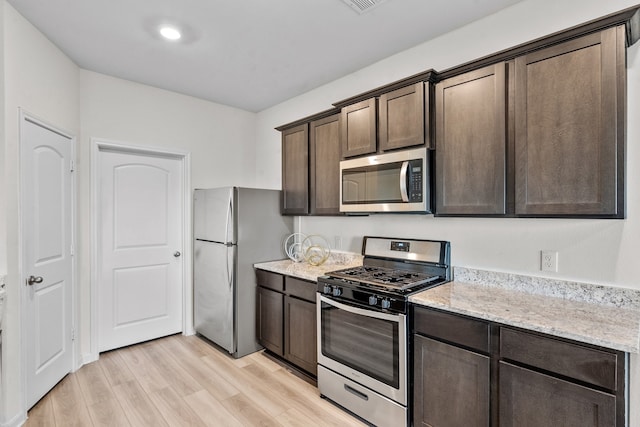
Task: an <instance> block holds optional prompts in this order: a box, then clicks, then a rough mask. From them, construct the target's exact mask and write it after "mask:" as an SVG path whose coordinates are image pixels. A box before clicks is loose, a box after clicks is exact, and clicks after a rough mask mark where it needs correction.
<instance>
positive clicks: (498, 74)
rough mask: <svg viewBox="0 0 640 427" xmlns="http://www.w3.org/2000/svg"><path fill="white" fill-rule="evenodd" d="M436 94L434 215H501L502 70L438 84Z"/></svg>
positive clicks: (484, 70)
mask: <svg viewBox="0 0 640 427" xmlns="http://www.w3.org/2000/svg"><path fill="white" fill-rule="evenodd" d="M435 91H436V95H435V98H436V101H435V110H436V114H435V128H436V137H435V140H436V166H435V170H436V179H435V181H436V213H437V214H442V215H504V214H505V213H506V208H507V197H506V173H507V126H506V124H507V122H506V111H507V98H506V94H507V79H506V64H505V63H500V64H496V65H491V66H488V67H484V68H482V69H479V70H474V71H470V72H467V73H465V74H462V75H459V76H455V77H451V78H449V79H446V80H443V81H441V82H440V83H438V84H437V85H436V89H435Z"/></svg>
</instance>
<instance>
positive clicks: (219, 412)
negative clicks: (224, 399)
mask: <svg viewBox="0 0 640 427" xmlns="http://www.w3.org/2000/svg"><path fill="white" fill-rule="evenodd" d="M184 400H185V401H186V402H187V404H188V405H189V406H190V407H191V408H192V409H193V410H194V411H195V413H196V414H197V415H198V417H200V419H201V420H202V421H203V422H204V423H205V424H206V425H207V426H211V427H219V426H222V427H242V425H243V424H242V423H241V422H240V421H239V420H238V419H237V418H236V417H234V416H233V414H231V412H229V411H228V410H227V408H225V407H224V406H223V405H222V404H221V403H220V402H219V401H218V400H217V399H216V398H215V397H213V396H212V395H211V394H209V392H208V391H207V390H202V391H199V392H196V393H193V394H191V395H189V396H185V398H184Z"/></svg>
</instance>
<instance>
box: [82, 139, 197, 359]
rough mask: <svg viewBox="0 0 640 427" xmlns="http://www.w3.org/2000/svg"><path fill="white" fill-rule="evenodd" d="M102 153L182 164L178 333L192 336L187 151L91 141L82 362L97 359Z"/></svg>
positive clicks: (189, 169)
mask: <svg viewBox="0 0 640 427" xmlns="http://www.w3.org/2000/svg"><path fill="white" fill-rule="evenodd" d="M104 151H109V152H117V153H124V154H127V153H129V154H142V155H147V156H159V157H164V158H171V159H175V160H179V161H180V162H181V163H182V189H181V190H182V254H183V256H184V258H183V260H184V261H183V263H182V334H183V335H193V334H194V333H195V331H194V329H193V304H192V301H193V290H192V286H190V285H191V283H192V275H193V269H192V268H191V265H192V253H193V250H192V245H191V227H192V225H191V211H192V208H191V205H192V203H191V152H189V151H185V150H178V149H168V148H161V147H154V146H143V145H135V144H129V143H124V142H118V141H112V140H107V139H102V138H91V310H90V312H91V338H90V342H91V345H90V351H91V354H90V355H89V357H88V358H87V360H85V361H84V362H85V363H88V362H92V361H95V360H98V357H99V351H98V322H99V319H98V317H99V316H98V311H99V310H98V298H97V296H98V281H99V278H98V266H99V265H100V258H101V251H100V247H101V246H100V233H99V231H98V230H99V228H100V227H99V224H100V222H99V221H100V212H99V206H100V205H99V203H98V200H99V197H100V192H99V187H100V176H99V169H100V168H99V165H100V155H101V153H102V152H104Z"/></svg>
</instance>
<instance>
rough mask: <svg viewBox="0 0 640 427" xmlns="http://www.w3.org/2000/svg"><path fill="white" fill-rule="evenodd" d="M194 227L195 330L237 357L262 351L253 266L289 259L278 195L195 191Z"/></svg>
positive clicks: (287, 226)
mask: <svg viewBox="0 0 640 427" xmlns="http://www.w3.org/2000/svg"><path fill="white" fill-rule="evenodd" d="M193 229H194V242H193V245H194V272H193V273H194V274H193V288H194V296H193V300H194V301H193V303H194V325H195V330H196V332H197V333H199V334H201V335H202V336H204V337H206V338H208V339H209V340H211V341H213V342H214V343H215V344H217V345H219V346H220V347H222V348H224V349H225V350H227V351H228V352H229V353H231V354H232V355H233V356H234V357H242V356H244V355H247V354H249V353H252V352H254V351H257V350H259V349H260V348H261V346H260V345H259V344H258V342H257V340H256V279H255V272H254V269H253V264H255V263H257V262H263V261H271V260H277V259H283V258H286V255H285V253H284V249H283V243H284V240H285V239H286V237H287V236H288V235H289V234H291V233H292V229H293V218H292V217H286V216H282V215H280V191H277V190H263V189H254V188H239V187H225V188H215V189H206V190H204V189H203V190H199V189H198V190H195V191H194V226H193Z"/></svg>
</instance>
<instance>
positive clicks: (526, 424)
mask: <svg viewBox="0 0 640 427" xmlns="http://www.w3.org/2000/svg"><path fill="white" fill-rule="evenodd" d="M499 366H500V368H499V369H500V373H499V376H500V401H499V407H500V420H499V426H500V427H556V426H563V427H606V426H609V427H614V426H615V425H616V416H615V407H616V398H615V396H613V395H610V394H607V393H603V392H601V391H597V390H593V389H589V388H587V387H583V386H580V385H577V384H572V383H570V382H567V381H563V380H559V379H557V378H553V377H550V376H547V375H544V374H540V373H537V372H533V371H530V370H528V369H524V368H520V367H517V366H514V365H511V364H508V363H505V362H500V365H499Z"/></svg>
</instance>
